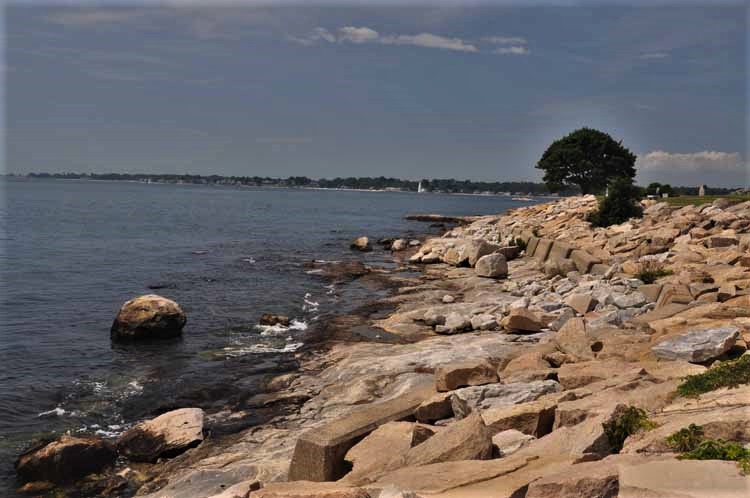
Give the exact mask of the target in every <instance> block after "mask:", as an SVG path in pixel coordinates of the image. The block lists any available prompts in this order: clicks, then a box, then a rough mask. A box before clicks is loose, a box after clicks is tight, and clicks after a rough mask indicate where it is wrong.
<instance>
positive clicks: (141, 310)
mask: <svg viewBox="0 0 750 498" xmlns="http://www.w3.org/2000/svg"><path fill="white" fill-rule="evenodd" d="M185 322H187V317H186V316H185V312H183V311H182V308H180V305H179V304H177V303H176V302H174V301H172V300H171V299H167V298H166V297H162V296H157V295H156V294H148V295H145V296H139V297H136V298H135V299H131V300H130V301H128V302H126V303H125V304H123V305H122V308H120V312H119V313H118V314H117V317H116V318H115V321H114V323H112V329H111V331H110V332H111V337H112V339H113V340H121V341H136V340H149V339H168V338H171V337H177V336H179V335H180V334H181V333H182V328H183V327H184V326H185Z"/></svg>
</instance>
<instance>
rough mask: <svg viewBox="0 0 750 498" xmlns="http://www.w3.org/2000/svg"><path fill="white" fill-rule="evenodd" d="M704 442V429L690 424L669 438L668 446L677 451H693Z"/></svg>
mask: <svg viewBox="0 0 750 498" xmlns="http://www.w3.org/2000/svg"><path fill="white" fill-rule="evenodd" d="M701 442H703V427H701V426H700V425H695V424H690V425H689V426H687V427H685V428H684V429H680V430H679V431H677V432H675V433H674V434H672V435H671V436H669V437H668V438H667V446H669V447H670V448H672V449H673V450H675V451H679V452H683V451H693V450H695V449H696V448H697V447H698V446H699V445H700V444H701Z"/></svg>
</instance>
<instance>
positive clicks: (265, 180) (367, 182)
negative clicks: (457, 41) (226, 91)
mask: <svg viewBox="0 0 750 498" xmlns="http://www.w3.org/2000/svg"><path fill="white" fill-rule="evenodd" d="M28 176H29V177H31V178H61V179H67V180H110V181H113V180H119V181H137V182H155V183H187V184H197V185H236V186H245V187H263V186H266V187H317V188H331V189H359V190H385V189H394V190H404V191H411V192H416V191H417V186H418V185H419V182H418V181H414V180H402V179H399V178H386V177H384V176H379V177H347V178H338V177H337V178H332V179H326V178H321V179H317V180H316V179H312V178H308V177H306V176H290V177H288V178H271V177H261V176H220V175H208V176H203V175H187V174H185V175H172V174H169V175H168V174H129V173H104V174H98V173H91V174H89V173H31V174H29V175H28ZM422 187H423V188H425V189H426V190H428V191H433V192H447V193H465V194H473V193H479V192H490V193H499V192H510V193H519V194H533V195H549V193H550V191H549V190H548V189H547V186H546V185H545V184H543V183H533V182H473V181H470V180H454V179H432V180H428V179H422ZM567 193H570V194H575V193H577V191H575V190H571V191H570V192H567Z"/></svg>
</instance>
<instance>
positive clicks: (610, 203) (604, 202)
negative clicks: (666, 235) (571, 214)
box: [587, 176, 643, 227]
mask: <svg viewBox="0 0 750 498" xmlns="http://www.w3.org/2000/svg"><path fill="white" fill-rule="evenodd" d="M640 199H641V189H640V188H638V187H636V186H635V185H633V180H632V179H631V178H628V177H625V176H621V177H618V178H615V179H614V180H613V181H612V183H610V185H609V195H607V196H606V197H603V198H602V199H601V200H600V201H599V209H597V210H596V211H593V212H591V213H590V214H589V216H588V218H587V220H588V221H589V222H590V223H591V224H592V225H593V226H596V227H608V226H610V225H616V224H618V223H624V222H626V221H628V220H629V219H630V218H640V217H641V216H642V215H643V209H642V208H641V205H640V204H639V201H640Z"/></svg>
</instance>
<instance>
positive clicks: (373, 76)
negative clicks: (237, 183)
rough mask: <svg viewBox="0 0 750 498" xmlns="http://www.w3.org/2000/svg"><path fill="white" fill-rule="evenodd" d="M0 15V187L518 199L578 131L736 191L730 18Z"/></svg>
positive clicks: (734, 43)
mask: <svg viewBox="0 0 750 498" xmlns="http://www.w3.org/2000/svg"><path fill="white" fill-rule="evenodd" d="M374 5H377V6H374ZM4 14H5V37H4V44H5V61H4V62H5V64H4V66H3V74H4V77H5V78H4V79H5V81H4V83H5V85H4V91H5V102H4V103H5V138H6V142H5V153H6V157H5V169H6V171H7V172H13V173H27V172H32V171H36V172H39V171H46V172H64V171H75V172H100V173H101V172H129V173H191V174H220V175H243V176H255V175H259V176H273V177H286V176H292V175H304V176H309V177H313V178H320V177H328V178H330V177H336V176H381V175H383V176H394V177H399V178H410V179H420V178H458V179H472V180H487V181H515V180H532V181H539V180H540V179H541V176H542V174H541V172H540V171H539V170H536V169H535V168H534V165H535V164H536V162H537V161H538V160H539V158H540V157H541V155H542V153H543V152H544V150H545V149H546V147H547V146H548V145H549V144H550V143H551V142H552V141H553V140H555V139H557V138H560V137H562V136H564V135H565V134H567V133H569V132H571V131H573V130H575V129H577V128H580V127H582V126H589V127H594V128H597V129H600V130H602V131H605V132H607V133H609V134H610V135H612V136H613V137H614V138H615V139H616V140H618V141H619V140H621V141H622V143H623V145H625V146H626V147H628V148H629V149H630V150H631V151H632V152H634V153H635V154H637V156H638V160H637V163H636V167H637V169H638V178H637V179H638V181H639V182H642V183H647V182H650V181H660V182H666V183H672V184H673V185H697V184H701V183H705V184H708V185H715V186H743V185H746V184H748V182H750V179H749V178H750V175H749V174H748V156H750V152H749V150H748V145H747V144H748V136H747V133H748V118H747V105H746V101H747V98H748V92H749V90H748V73H747V67H748V59H747V58H748V40H747V34H746V33H747V24H748V20H749V18H748V9H747V5H746V4H745V3H743V2H722V3H718V2H714V3H710V2H699V3H681V4H680V3H675V2H671V3H668V4H661V3H657V2H645V1H641V2H639V1H637V0H636V1H632V2H627V3H623V2H618V3H615V2H610V3H605V2H598V3H591V2H572V1H571V2H564V1H559V2H556V3H550V2H539V1H530V2H524V3H523V6H522V7H521V6H518V4H515V5H514V4H513V3H511V2H495V3H490V2H472V3H470V4H469V3H465V4H463V5H459V4H458V3H457V2H447V1H437V2H433V3H432V5H429V6H428V5H426V4H415V3H413V2H412V3H407V2H404V3H400V2H397V1H391V2H378V3H376V2H374V1H371V2H364V1H356V2H355V1H352V2H348V3H347V2H338V3H328V4H325V5H323V4H321V5H311V3H309V2H307V3H304V4H299V5H296V4H294V2H288V1H280V2H277V3H276V5H275V6H267V5H263V4H262V3H257V2H250V1H248V2H230V3H222V4H221V5H219V4H217V3H212V4H211V6H210V7H208V6H206V4H201V3H199V2H193V1H189V0H183V1H179V0H178V1H172V2H161V3H154V2H152V3H148V2H131V3H126V4H122V3H119V4H111V3H107V2H96V3H80V4H70V3H63V2H52V3H47V4H44V5H42V4H36V5H29V4H28V3H26V4H25V5H21V4H10V5H8V6H6V9H5V13H4Z"/></svg>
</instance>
